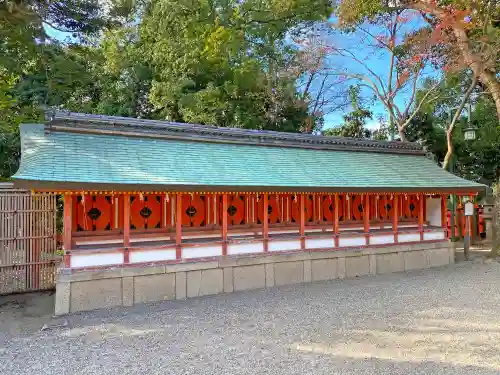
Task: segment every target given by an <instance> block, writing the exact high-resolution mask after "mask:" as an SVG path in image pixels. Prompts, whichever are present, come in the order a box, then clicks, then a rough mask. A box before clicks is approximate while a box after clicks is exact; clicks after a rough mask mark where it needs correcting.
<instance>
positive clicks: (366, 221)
mask: <svg viewBox="0 0 500 375" xmlns="http://www.w3.org/2000/svg"><path fill="white" fill-rule="evenodd" d="M363 227H364V232H365V239H366V244H367V245H369V244H370V196H369V195H368V194H366V195H365V196H364V197H363Z"/></svg>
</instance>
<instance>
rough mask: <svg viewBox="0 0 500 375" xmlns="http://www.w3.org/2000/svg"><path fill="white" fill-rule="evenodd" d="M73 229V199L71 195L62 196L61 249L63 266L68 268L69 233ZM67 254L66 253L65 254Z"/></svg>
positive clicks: (70, 242)
mask: <svg viewBox="0 0 500 375" xmlns="http://www.w3.org/2000/svg"><path fill="white" fill-rule="evenodd" d="M72 227H73V199H72V196H71V195H65V196H64V218H63V247H64V251H65V254H64V266H65V267H70V266H71V262H70V254H71V248H72V247H73V246H72V237H71V231H72ZM66 252H67V253H66Z"/></svg>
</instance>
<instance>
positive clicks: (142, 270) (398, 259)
mask: <svg viewBox="0 0 500 375" xmlns="http://www.w3.org/2000/svg"><path fill="white" fill-rule="evenodd" d="M451 263H454V247H453V245H452V244H451V243H448V242H433V243H432V242H431V243H418V244H401V245H394V246H388V247H378V248H364V249H359V250H356V249H350V250H332V251H316V252H313V251H311V252H298V253H290V254H279V255H276V254H274V255H273V254H266V255H253V256H228V257H221V258H220V259H218V260H212V261H205V262H190V263H181V264H167V265H151V266H142V267H138V266H134V267H120V268H114V269H107V270H102V271H101V270H99V271H75V270H63V272H61V273H60V274H59V275H58V278H57V287H56V306H55V313H56V315H61V314H67V313H70V312H76V311H83V310H94V309H99V308H107V307H113V306H132V305H134V304H138V303H146V302H155V301H163V300H173V299H185V298H191V297H198V296H205V295H211V294H220V293H230V292H233V291H243V290H250V289H259V288H267V287H273V286H279V285H288V284H298V283H307V282H314V281H324V280H334V279H344V278H350V277H356V276H364V275H375V274H384V273H390V272H399V271H408V270H415V269H423V268H429V267H438V266H443V265H447V264H451Z"/></svg>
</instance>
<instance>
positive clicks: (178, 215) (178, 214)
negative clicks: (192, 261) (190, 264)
mask: <svg viewBox="0 0 500 375" xmlns="http://www.w3.org/2000/svg"><path fill="white" fill-rule="evenodd" d="M181 243H182V194H177V196H176V197H175V257H176V258H177V259H181V258H182V249H181Z"/></svg>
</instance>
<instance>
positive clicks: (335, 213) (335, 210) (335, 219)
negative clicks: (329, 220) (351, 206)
mask: <svg viewBox="0 0 500 375" xmlns="http://www.w3.org/2000/svg"><path fill="white" fill-rule="evenodd" d="M333 240H334V244H335V247H338V246H339V195H338V194H335V196H334V198H333Z"/></svg>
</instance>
